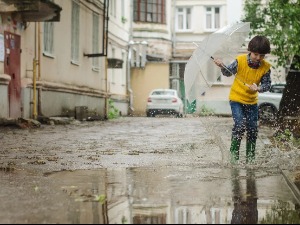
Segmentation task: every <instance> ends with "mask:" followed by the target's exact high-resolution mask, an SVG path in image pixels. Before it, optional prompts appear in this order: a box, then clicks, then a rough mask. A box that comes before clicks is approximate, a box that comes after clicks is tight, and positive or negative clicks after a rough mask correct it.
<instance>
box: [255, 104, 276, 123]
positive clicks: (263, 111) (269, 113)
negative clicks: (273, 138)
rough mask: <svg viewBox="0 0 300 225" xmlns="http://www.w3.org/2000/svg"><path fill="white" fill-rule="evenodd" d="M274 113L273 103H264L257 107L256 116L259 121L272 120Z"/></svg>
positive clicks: (274, 116) (274, 117)
mask: <svg viewBox="0 0 300 225" xmlns="http://www.w3.org/2000/svg"><path fill="white" fill-rule="evenodd" d="M276 114H277V109H276V107H275V106H274V105H270V104H264V105H261V106H259V108H258V118H259V120H261V121H274V120H275V119H276Z"/></svg>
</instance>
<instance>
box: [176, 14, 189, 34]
mask: <svg viewBox="0 0 300 225" xmlns="http://www.w3.org/2000/svg"><path fill="white" fill-rule="evenodd" d="M176 14H177V15H176V19H177V20H176V28H177V31H184V30H190V29H191V9H190V8H177V10H176Z"/></svg>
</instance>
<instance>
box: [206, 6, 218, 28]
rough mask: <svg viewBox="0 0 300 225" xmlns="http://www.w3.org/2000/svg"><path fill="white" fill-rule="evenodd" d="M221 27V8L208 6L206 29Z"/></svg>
mask: <svg viewBox="0 0 300 225" xmlns="http://www.w3.org/2000/svg"><path fill="white" fill-rule="evenodd" d="M219 28H220V8H219V7H206V29H207V30H215V29H219Z"/></svg>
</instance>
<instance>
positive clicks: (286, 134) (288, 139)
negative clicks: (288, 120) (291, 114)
mask: <svg viewBox="0 0 300 225" xmlns="http://www.w3.org/2000/svg"><path fill="white" fill-rule="evenodd" d="M273 141H274V142H275V143H274V144H275V145H276V146H277V147H279V149H283V150H291V149H299V147H300V138H297V137H295V136H294V134H293V132H292V131H291V130H289V129H285V130H284V131H281V132H277V133H276V135H275V136H274V139H273Z"/></svg>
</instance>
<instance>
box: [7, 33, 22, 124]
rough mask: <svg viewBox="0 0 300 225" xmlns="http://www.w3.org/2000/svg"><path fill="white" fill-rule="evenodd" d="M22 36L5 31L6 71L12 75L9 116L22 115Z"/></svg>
mask: <svg viewBox="0 0 300 225" xmlns="http://www.w3.org/2000/svg"><path fill="white" fill-rule="evenodd" d="M20 46H21V38H20V36H19V35H17V34H13V33H10V32H4V48H5V59H4V73H5V74H8V75H10V77H11V81H10V83H9V85H8V97H9V117H10V118H15V119H16V118H19V117H21V77H20V62H21V48H20Z"/></svg>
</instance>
